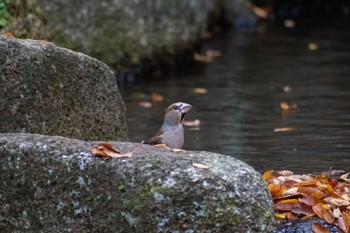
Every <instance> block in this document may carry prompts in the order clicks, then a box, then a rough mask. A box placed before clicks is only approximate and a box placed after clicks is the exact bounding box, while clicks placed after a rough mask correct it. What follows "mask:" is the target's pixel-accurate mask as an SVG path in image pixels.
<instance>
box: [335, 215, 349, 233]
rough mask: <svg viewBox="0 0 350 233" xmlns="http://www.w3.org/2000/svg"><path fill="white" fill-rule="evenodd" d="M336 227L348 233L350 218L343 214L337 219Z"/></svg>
mask: <svg viewBox="0 0 350 233" xmlns="http://www.w3.org/2000/svg"><path fill="white" fill-rule="evenodd" d="M338 225H339V228H340V229H342V230H343V231H344V232H345V233H348V232H350V216H349V215H348V214H347V213H343V215H342V216H341V217H340V218H339V219H338Z"/></svg>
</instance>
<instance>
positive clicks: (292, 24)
mask: <svg viewBox="0 0 350 233" xmlns="http://www.w3.org/2000/svg"><path fill="white" fill-rule="evenodd" d="M283 24H284V26H285V27H286V28H294V27H295V21H294V20H291V19H286V20H284V22H283Z"/></svg>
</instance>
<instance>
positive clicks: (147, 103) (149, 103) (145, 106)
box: [139, 102, 152, 108]
mask: <svg viewBox="0 0 350 233" xmlns="http://www.w3.org/2000/svg"><path fill="white" fill-rule="evenodd" d="M139 106H140V107H144V108H151V107H152V103H151V102H140V103H139Z"/></svg>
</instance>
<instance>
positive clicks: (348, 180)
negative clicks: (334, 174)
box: [340, 172, 350, 182]
mask: <svg viewBox="0 0 350 233" xmlns="http://www.w3.org/2000/svg"><path fill="white" fill-rule="evenodd" d="M349 174H350V172H348V173H345V174H344V175H342V176H341V177H340V179H342V180H344V181H346V182H350V178H348V176H349Z"/></svg>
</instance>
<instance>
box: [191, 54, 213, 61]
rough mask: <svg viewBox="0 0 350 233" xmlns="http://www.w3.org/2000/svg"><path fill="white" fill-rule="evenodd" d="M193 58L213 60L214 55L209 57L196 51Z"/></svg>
mask: <svg viewBox="0 0 350 233" xmlns="http://www.w3.org/2000/svg"><path fill="white" fill-rule="evenodd" d="M193 59H194V60H195V61H199V62H212V60H213V59H212V57H208V56H207V55H201V54H199V53H194V54H193Z"/></svg>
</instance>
